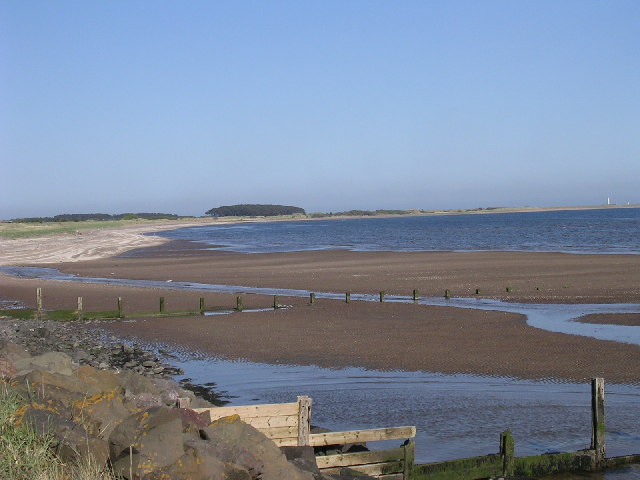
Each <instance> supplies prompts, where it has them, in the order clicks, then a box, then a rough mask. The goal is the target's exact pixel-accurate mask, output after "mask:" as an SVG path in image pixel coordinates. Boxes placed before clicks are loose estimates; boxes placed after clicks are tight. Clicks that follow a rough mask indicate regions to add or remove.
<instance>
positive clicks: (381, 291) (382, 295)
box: [380, 290, 385, 303]
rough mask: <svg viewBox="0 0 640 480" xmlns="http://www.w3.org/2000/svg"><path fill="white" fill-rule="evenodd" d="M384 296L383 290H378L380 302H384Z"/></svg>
mask: <svg viewBox="0 0 640 480" xmlns="http://www.w3.org/2000/svg"><path fill="white" fill-rule="evenodd" d="M384 295H385V291H384V290H380V302H381V303H382V302H384Z"/></svg>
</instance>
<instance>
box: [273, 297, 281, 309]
mask: <svg viewBox="0 0 640 480" xmlns="http://www.w3.org/2000/svg"><path fill="white" fill-rule="evenodd" d="M279 300H280V299H279V298H278V295H274V296H273V309H274V310H277V309H279V308H280V302H279Z"/></svg>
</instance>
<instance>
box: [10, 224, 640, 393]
mask: <svg viewBox="0 0 640 480" xmlns="http://www.w3.org/2000/svg"><path fill="white" fill-rule="evenodd" d="M140 233H141V232H140V231H135V232H128V234H126V235H124V234H118V232H111V233H108V232H106V233H105V234H102V236H100V235H97V236H96V237H95V238H94V237H91V236H90V235H83V239H82V241H79V240H78V241H76V240H75V239H72V240H73V241H72V243H71V244H70V243H69V239H68V238H67V239H66V240H65V241H60V240H56V241H54V242H53V243H51V244H47V242H46V241H44V240H42V239H41V240H40V243H39V245H40V247H39V250H40V251H41V254H40V255H39V256H38V255H35V256H29V255H28V254H26V253H24V252H26V250H24V249H21V248H20V244H19V242H18V243H15V244H12V245H13V247H12V248H13V250H11V251H9V250H7V249H6V248H3V249H2V251H1V252H0V264H5V265H6V264H16V263H18V264H22V265H27V264H29V265H38V264H39V263H38V262H43V261H44V260H43V259H47V260H46V261H47V262H51V263H46V264H44V265H43V266H47V267H54V268H58V269H60V270H62V271H64V272H68V273H74V274H78V275H82V276H92V277H107V278H109V277H112V278H132V279H148V280H161V281H165V282H167V287H168V288H167V289H164V288H153V289H151V288H132V287H116V286H106V285H94V284H80V283H65V282H55V281H43V280H30V279H16V278H11V277H7V276H3V275H0V297H2V298H5V299H13V300H19V301H21V302H22V303H24V304H25V305H28V306H34V305H35V289H36V288H37V287H43V290H44V306H45V308H48V309H75V307H76V301H77V297H78V296H82V297H83V299H84V308H85V310H87V311H92V310H93V311H96V310H115V309H116V305H117V297H122V298H123V299H124V304H125V311H126V312H127V313H128V314H130V313H132V312H155V311H157V310H158V305H159V297H160V296H163V297H165V302H166V308H167V309H168V310H196V309H197V308H198V299H199V297H205V299H206V304H207V306H208V307H219V308H233V307H234V306H235V295H234V294H217V293H209V292H206V293H203V292H197V291H178V290H170V289H169V287H170V284H171V281H184V282H201V283H212V284H225V285H242V286H252V287H253V286H258V287H269V288H295V289H306V290H310V291H316V292H347V291H350V292H353V293H372V294H377V292H379V291H381V290H384V291H385V292H386V293H387V294H389V295H393V294H397V295H411V292H412V290H413V289H418V290H419V292H420V295H422V296H442V295H444V292H445V289H448V290H449V291H450V292H451V295H452V296H454V297H455V296H459V297H473V296H476V289H479V292H480V293H479V296H481V297H488V298H499V299H502V300H506V301H513V302H530V303H640V255H571V254H562V253H522V252H469V253H460V252H411V253H399V252H348V251H311V252H293V253H274V254H251V255H248V254H237V253H229V252H219V251H215V250H209V249H207V247H206V246H204V245H202V244H196V243H192V242H184V241H182V242H175V241H174V242H165V241H164V240H162V239H161V240H158V238H156V239H154V238H149V237H143V236H142V235H140ZM105 235H106V236H105ZM132 235H133V236H132ZM101 238H102V240H101ZM105 238H107V239H109V240H108V241H106V240H104V239H105ZM118 238H120V243H118V240H117V239H118ZM101 241H106V242H107V243H106V244H105V246H104V248H100V244H101ZM65 242H67V243H65ZM73 242H75V243H73ZM27 243H28V242H27ZM61 245H63V246H64V248H63V247H62V246H61ZM137 246H144V247H148V246H153V247H152V248H144V249H142V250H134V249H135V248H136V247H137ZM25 248H26V247H25ZM12 252H13V257H12V256H11V255H12ZM47 252H48V253H47ZM118 252H126V253H124V254H123V255H122V256H119V257H114V256H108V255H113V254H115V253H118ZM22 255H26V256H24V257H23V256H22ZM56 255H58V256H56ZM88 258H91V260H86V259H88ZM70 259H72V261H66V262H65V263H62V262H64V261H65V260H70ZM81 259H85V260H84V261H79V260H81ZM507 289H508V290H509V291H507ZM0 299H1V298H0ZM272 301H273V300H272V298H271V297H266V296H261V295H245V296H244V306H245V309H251V308H265V307H269V306H270V305H272ZM280 303H282V304H287V305H290V308H287V309H283V310H277V311H267V312H261V313H234V314H232V315H225V316H207V317H200V316H194V317H189V318H176V317H172V318H162V319H160V318H154V319H148V320H138V321H135V322H107V323H104V324H102V326H101V328H105V329H106V330H109V331H112V332H114V333H117V334H119V335H131V336H134V337H136V338H138V339H140V340H142V341H158V342H163V343H171V344H174V345H175V346H176V348H179V349H181V350H184V349H188V350H189V349H190V350H194V351H200V352H203V353H206V354H209V355H217V356H222V357H225V358H244V359H250V360H255V361H262V362H273V363H291V364H296V363H299V364H316V365H320V366H327V367H332V366H333V367H339V366H362V367H366V368H375V369H406V370H423V371H430V372H443V373H471V374H481V375H500V376H514V377H521V378H534V379H539V378H553V379H567V380H577V381H584V380H585V379H588V378H591V377H593V376H604V377H605V378H606V379H607V381H609V382H618V383H640V368H638V367H639V366H640V347H638V346H634V345H628V344H621V343H616V342H610V341H600V340H595V339H590V338H587V337H580V336H574V335H566V334H559V333H551V332H547V331H543V330H539V329H535V328H533V327H529V326H528V325H526V323H525V320H524V317H523V316H521V315H517V314H512V313H503V312H493V311H476V310H468V309H459V308H452V307H435V306H423V305H411V304H393V303H384V304H380V303H369V302H356V301H354V302H352V303H350V304H346V303H345V302H343V301H336V300H318V301H317V303H316V304H315V305H313V306H310V305H308V300H307V299H304V298H285V297H281V299H280ZM582 320H583V321H596V322H602V323H609V322H610V323H618V324H625V325H626V324H629V323H628V322H636V321H637V317H633V318H632V317H630V316H628V315H607V316H606V317H603V316H597V317H591V316H590V317H585V318H583V319H582ZM633 325H637V322H636V323H633Z"/></svg>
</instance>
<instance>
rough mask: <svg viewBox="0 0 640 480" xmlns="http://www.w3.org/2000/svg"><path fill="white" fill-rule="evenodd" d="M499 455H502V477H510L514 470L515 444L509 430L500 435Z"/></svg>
mask: <svg viewBox="0 0 640 480" xmlns="http://www.w3.org/2000/svg"><path fill="white" fill-rule="evenodd" d="M500 455H502V475H503V476H505V477H512V476H513V473H514V468H515V467H514V466H515V443H514V441H513V437H512V436H511V432H510V431H509V430H505V431H504V432H502V433H501V434H500Z"/></svg>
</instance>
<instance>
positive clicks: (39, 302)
mask: <svg viewBox="0 0 640 480" xmlns="http://www.w3.org/2000/svg"><path fill="white" fill-rule="evenodd" d="M36 318H37V319H38V320H40V319H41V318H42V288H40V287H38V288H36Z"/></svg>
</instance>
